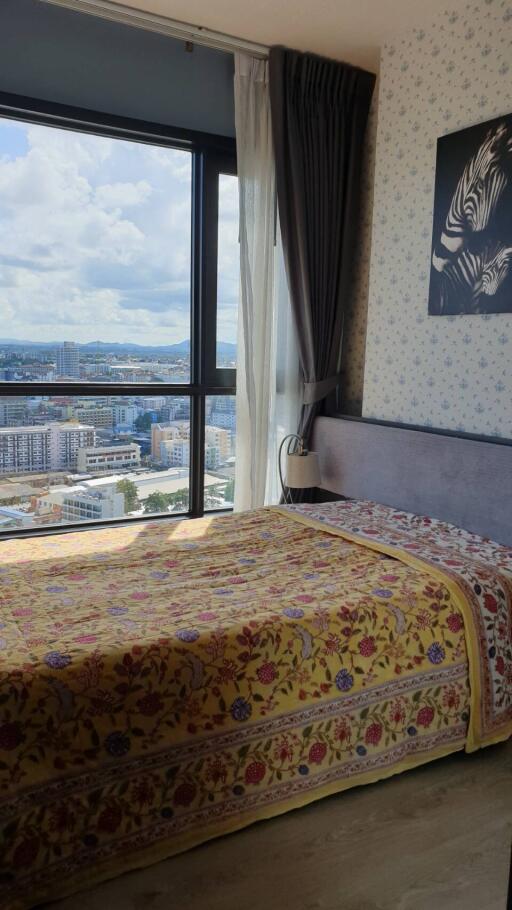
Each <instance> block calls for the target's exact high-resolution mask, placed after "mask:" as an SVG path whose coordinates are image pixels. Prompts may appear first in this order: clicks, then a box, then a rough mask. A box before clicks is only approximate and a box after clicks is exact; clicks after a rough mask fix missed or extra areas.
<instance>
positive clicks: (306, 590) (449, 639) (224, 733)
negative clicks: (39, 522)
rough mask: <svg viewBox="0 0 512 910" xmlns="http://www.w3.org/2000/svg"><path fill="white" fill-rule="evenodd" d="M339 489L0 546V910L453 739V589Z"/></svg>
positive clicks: (456, 735)
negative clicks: (359, 521) (362, 533)
mask: <svg viewBox="0 0 512 910" xmlns="http://www.w3.org/2000/svg"><path fill="white" fill-rule="evenodd" d="M339 507H340V504H336V507H334V506H331V507H329V508H325V507H324V508H325V511H324V512H322V514H320V510H319V509H318V507H317V511H316V512H315V513H311V514H308V513H307V511H303V512H302V513H300V514H299V513H298V512H297V511H293V512H291V511H289V512H287V513H285V512H284V511H282V510H281V509H278V508H274V509H261V510H257V511H255V512H248V513H243V514H240V515H234V516H228V517H224V518H215V519H212V518H205V519H201V520H198V521H183V522H175V521H169V522H167V521H166V522H153V523H148V524H144V525H140V524H137V525H131V526H129V527H122V528H114V529H108V530H91V531H86V532H81V533H77V534H67V535H63V536H49V537H40V538H35V539H31V540H22V541H6V542H4V543H2V544H1V545H0V906H1V907H2V908H3V910H15V908H16V910H19V908H25V907H30V906H33V905H34V904H35V903H37V902H38V901H41V900H43V899H46V898H50V897H56V896H60V895H64V894H67V893H72V892H73V891H76V890H78V889H80V888H81V887H85V886H87V885H90V884H91V883H92V882H94V881H99V880H101V879H104V878H107V877H109V876H112V875H114V874H117V873H118V872H121V871H123V870H127V869H131V868H135V867H136V866H140V865H145V864H148V863H150V862H154V861H156V860H158V859H161V858H163V857H166V856H170V855H171V854H173V853H177V852H179V851H181V850H184V849H186V848H187V847H189V846H192V845H193V844H197V843H200V842H202V841H204V840H207V839H208V838H210V837H214V836H216V835H218V834H222V833H226V832H228V831H233V830H235V829H237V828H240V827H242V826H244V825H247V824H249V823H250V822H252V821H255V820H257V819H259V818H266V817H270V816H272V815H276V814H278V813H280V812H284V811H287V810H288V809H291V808H294V807H298V806H301V805H304V804H305V803H307V802H310V801H311V800H314V799H318V798H319V797H321V796H324V795H326V794H328V793H333V792H336V791H339V790H342V789H345V788H347V787H350V786H353V785H355V784H360V783H366V782H369V781H375V780H377V779H379V778H383V777H386V776H388V775H390V774H394V773H397V772H399V771H402V770H404V769H406V768H409V767H413V766H415V765H418V764H421V763H422V762H425V761H429V760H430V759H432V758H435V757H437V756H441V755H444V754H447V753H448V752H451V751H454V750H456V749H460V748H463V747H464V745H465V743H466V739H467V735H468V724H469V720H470V698H472V696H470V678H469V675H468V651H467V647H466V636H467V626H468V623H469V622H471V621H472V620H471V616H472V615H473V614H472V613H471V610H470V609H469V608H468V607H467V605H464V604H463V601H464V597H462V596H461V590H460V589H459V588H458V587H455V586H454V584H453V583H452V582H453V578H452V575H451V574H450V571H449V569H448V568H447V567H446V566H442V567H440V566H439V565H437V566H435V567H434V566H431V565H429V564H428V563H427V562H426V561H423V562H421V561H420V560H416V561H411V559H410V558H409V556H407V551H405V550H403V551H402V555H401V556H400V558H394V557H395V556H396V541H395V542H394V547H395V549H394V550H393V555H391V554H390V553H386V552H378V546H380V544H379V545H377V544H375V542H374V543H373V544H371V545H370V543H366V542H361V541H355V540H351V539H348V537H350V533H352V532H353V527H352V532H349V533H348V537H347V532H346V531H343V533H342V532H341V530H340V527H338V526H336V527H335V526H334V524H333V525H332V526H330V525H329V526H327V525H326V526H325V527H319V522H320V521H323V518H322V515H323V516H324V517H325V516H326V515H327V516H328V517H329V521H330V522H333V521H334V520H335V515H336V510H337V509H339ZM366 508H374V507H369V506H366ZM340 514H341V513H340ZM362 514H363V513H362ZM364 514H365V515H366V516H367V517H368V513H364ZM372 517H373V516H372ZM375 517H376V516H375ZM353 518H354V515H353V514H352V516H351V521H352V526H353V525H354V522H353ZM366 533H367V535H368V540H369V539H370V537H371V528H368V527H366ZM418 533H419V531H418ZM343 535H344V536H343ZM382 548H383V549H385V546H384V545H382ZM478 571H479V572H480V571H483V568H482V569H480V568H479V569H478ZM500 578H501V575H500ZM507 584H508V582H507ZM501 590H502V589H501V581H500V587H499V590H496V591H494V590H492V591H491V588H490V580H488V581H487V582H486V589H485V593H486V595H487V596H488V598H490V597H491V596H492V597H493V598H495V600H496V609H495V611H494V612H493V603H491V600H490V599H488V602H487V607H488V608H490V613H489V616H492V617H493V618H494V621H495V622H496V623H498V624H499V628H498V631H497V632H496V636H495V637H496V641H497V642H498V644H497V645H496V644H495V645H493V647H498V646H499V649H500V652H499V654H500V655H501V656H503V661H504V664H503V665H502V664H501V662H500V661H498V660H497V659H496V657H498V656H499V655H498V653H496V655H494V656H492V657H491V660H492V663H493V679H494V678H495V676H496V674H497V677H501V678H503V679H504V680H505V679H509V676H507V674H510V653H509V651H507V647H506V642H505V644H503V641H502V637H500V636H503V635H504V636H505V638H506V637H507V636H508V635H509V631H510V625H507V622H508V623H510V616H509V617H508V620H507V616H506V615H505V612H503V610H502V608H501V606H499V604H500V603H501V601H500V598H501V594H500V591H501ZM503 590H505V589H503ZM467 596H468V597H469V595H467ZM504 596H505V595H504ZM508 596H509V589H508V588H507V591H506V597H507V598H508ZM508 605H509V608H510V601H508ZM502 623H505V626H504V627H503V628H504V631H503V632H502V631H500V629H501V624H502ZM465 627H466V629H465ZM486 646H487V643H485V644H484V643H483V644H482V647H483V648H485V647H486ZM508 647H510V638H509V639H508ZM472 664H473V666H474V660H472ZM472 672H473V671H472ZM497 677H496V678H497ZM472 688H473V679H471V689H472ZM495 691H497V687H495ZM473 710H475V709H474V707H472V708H471V711H473ZM471 722H472V721H471Z"/></svg>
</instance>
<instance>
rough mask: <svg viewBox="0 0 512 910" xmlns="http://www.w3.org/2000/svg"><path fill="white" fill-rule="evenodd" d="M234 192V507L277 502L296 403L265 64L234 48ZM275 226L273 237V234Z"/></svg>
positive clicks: (295, 373) (297, 385)
mask: <svg viewBox="0 0 512 910" xmlns="http://www.w3.org/2000/svg"><path fill="white" fill-rule="evenodd" d="M235 124H236V140H237V161H238V180H239V197H240V274H241V287H240V313H239V319H238V350H237V408H236V421H237V423H236V427H237V435H236V474H235V509H236V511H240V510H243V509H252V508H257V507H258V506H262V505H264V504H265V503H269V502H277V501H278V499H279V495H280V491H279V487H278V479H277V450H278V446H279V442H280V440H281V439H282V436H283V435H285V434H286V433H289V432H295V428H296V426H297V420H298V415H299V410H300V401H299V395H300V383H299V368H298V354H297V348H296V344H295V337H294V329H293V326H292V314H291V308H290V304H289V299H288V291H287V285H286V277H285V271H284V261H283V255H282V248H281V242H280V236H279V231H278V230H276V193H275V172H274V158H273V149H272V130H271V120H270V100H269V91H268V63H267V61H265V60H258V59H255V58H253V57H250V56H249V55H247V54H235ZM276 233H277V236H276Z"/></svg>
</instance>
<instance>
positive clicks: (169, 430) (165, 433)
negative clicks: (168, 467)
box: [151, 423, 180, 461]
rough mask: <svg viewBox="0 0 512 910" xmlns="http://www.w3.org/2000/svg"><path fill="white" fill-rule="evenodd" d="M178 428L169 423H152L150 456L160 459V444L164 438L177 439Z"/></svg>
mask: <svg viewBox="0 0 512 910" xmlns="http://www.w3.org/2000/svg"><path fill="white" fill-rule="evenodd" d="M179 436H180V429H179V427H177V426H172V425H171V424H163V423H154V424H153V425H152V427H151V457H152V458H154V459H155V460H156V461H159V460H160V444H161V443H162V442H164V440H166V439H178V437H179Z"/></svg>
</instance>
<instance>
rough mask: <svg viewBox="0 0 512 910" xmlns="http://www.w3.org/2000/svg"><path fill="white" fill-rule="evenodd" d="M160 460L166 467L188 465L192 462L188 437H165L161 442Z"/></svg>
mask: <svg viewBox="0 0 512 910" xmlns="http://www.w3.org/2000/svg"><path fill="white" fill-rule="evenodd" d="M160 461H161V463H162V464H164V465H166V467H180V468H181V467H183V468H184V467H188V465H189V464H190V441H189V440H188V439H182V438H179V439H164V440H163V441H162V442H161V443H160Z"/></svg>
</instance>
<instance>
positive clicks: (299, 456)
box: [278, 433, 322, 502]
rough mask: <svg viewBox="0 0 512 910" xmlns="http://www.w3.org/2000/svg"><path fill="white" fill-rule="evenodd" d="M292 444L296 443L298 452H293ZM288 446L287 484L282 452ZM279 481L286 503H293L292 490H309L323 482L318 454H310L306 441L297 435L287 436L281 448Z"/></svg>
mask: <svg viewBox="0 0 512 910" xmlns="http://www.w3.org/2000/svg"><path fill="white" fill-rule="evenodd" d="M292 442H296V443H297V446H296V449H297V451H295V452H291V451H290V448H291V445H292ZM286 443H288V445H287V451H286V483H285V480H284V478H283V470H282V464H281V462H282V451H283V448H284V446H285V444H286ZM278 464H279V480H280V481H281V489H282V491H283V498H284V501H285V502H292V499H291V495H290V492H289V491H290V490H291V489H293V490H305V489H306V490H307V489H311V488H312V487H318V486H319V484H320V483H321V481H322V478H321V475H320V466H319V464H318V455H317V453H316V452H308V450H307V449H306V448H305V446H304V440H303V438H302V437H301V436H297V435H296V434H295V433H290V434H289V435H288V436H285V437H284V439H283V441H282V442H281V445H280V446H279V457H278Z"/></svg>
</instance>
